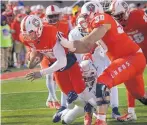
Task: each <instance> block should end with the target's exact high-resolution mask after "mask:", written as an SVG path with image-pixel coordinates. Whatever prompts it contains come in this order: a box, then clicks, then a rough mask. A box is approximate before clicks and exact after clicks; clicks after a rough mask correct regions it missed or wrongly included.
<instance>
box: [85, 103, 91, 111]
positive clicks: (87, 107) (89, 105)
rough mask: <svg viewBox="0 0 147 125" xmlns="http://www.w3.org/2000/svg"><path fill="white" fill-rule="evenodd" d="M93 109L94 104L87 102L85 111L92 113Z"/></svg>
mask: <svg viewBox="0 0 147 125" xmlns="http://www.w3.org/2000/svg"><path fill="white" fill-rule="evenodd" d="M92 109H93V106H92V105H91V104H89V103H87V104H86V105H85V107H84V111H85V112H89V113H92Z"/></svg>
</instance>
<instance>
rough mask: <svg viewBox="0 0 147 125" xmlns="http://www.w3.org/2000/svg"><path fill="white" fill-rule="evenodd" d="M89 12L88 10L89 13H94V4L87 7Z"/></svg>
mask: <svg viewBox="0 0 147 125" xmlns="http://www.w3.org/2000/svg"><path fill="white" fill-rule="evenodd" d="M87 10H88V11H92V12H94V10H95V6H94V5H93V4H89V5H88V6H87Z"/></svg>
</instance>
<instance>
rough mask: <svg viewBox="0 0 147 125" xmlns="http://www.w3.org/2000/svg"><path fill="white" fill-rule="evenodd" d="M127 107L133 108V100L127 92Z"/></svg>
mask: <svg viewBox="0 0 147 125" xmlns="http://www.w3.org/2000/svg"><path fill="white" fill-rule="evenodd" d="M127 97H128V107H132V108H134V107H135V98H134V97H133V96H132V95H131V94H130V93H129V92H128V91H127Z"/></svg>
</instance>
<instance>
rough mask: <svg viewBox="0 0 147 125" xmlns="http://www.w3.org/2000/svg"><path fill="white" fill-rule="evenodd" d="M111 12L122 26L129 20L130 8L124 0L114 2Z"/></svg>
mask: <svg viewBox="0 0 147 125" xmlns="http://www.w3.org/2000/svg"><path fill="white" fill-rule="evenodd" d="M109 11H111V14H112V15H113V16H114V17H115V19H116V20H117V21H118V22H119V23H121V24H123V22H124V21H125V20H127V19H128V17H129V14H130V9H129V6H128V4H127V3H126V2H125V1H123V0H117V1H114V2H112V4H111V5H110V8H109Z"/></svg>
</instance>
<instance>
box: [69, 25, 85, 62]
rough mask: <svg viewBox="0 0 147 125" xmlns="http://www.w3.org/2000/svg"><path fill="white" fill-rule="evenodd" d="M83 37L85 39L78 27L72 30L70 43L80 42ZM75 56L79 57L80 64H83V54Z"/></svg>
mask: <svg viewBox="0 0 147 125" xmlns="http://www.w3.org/2000/svg"><path fill="white" fill-rule="evenodd" d="M83 37H84V35H83V34H82V33H81V32H80V30H79V27H78V26H76V27H75V28H74V29H72V30H71V31H70V33H69V34H68V39H69V41H74V40H80V39H81V38H83ZM75 55H76V57H77V60H78V62H81V61H82V56H83V54H75Z"/></svg>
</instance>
